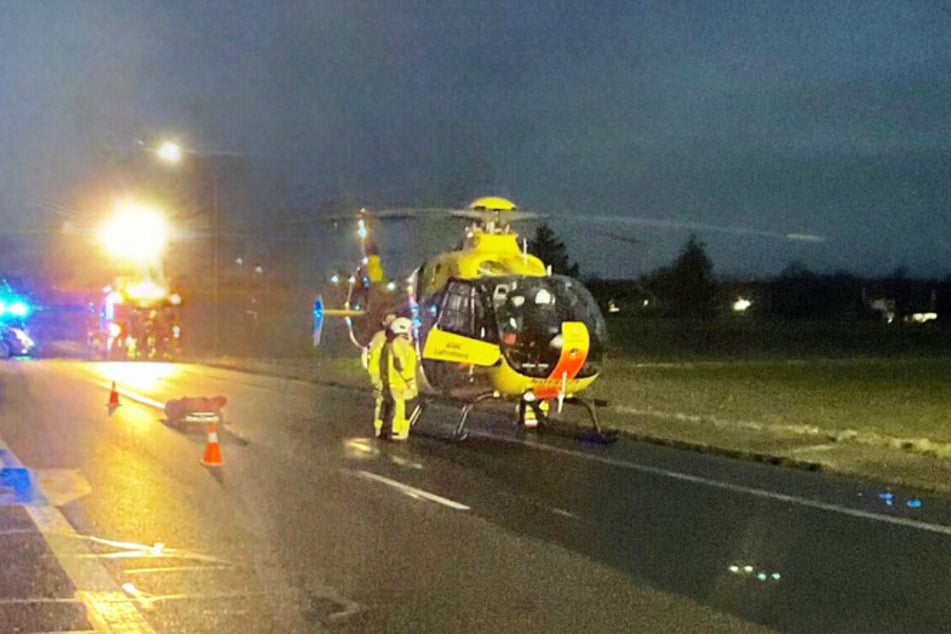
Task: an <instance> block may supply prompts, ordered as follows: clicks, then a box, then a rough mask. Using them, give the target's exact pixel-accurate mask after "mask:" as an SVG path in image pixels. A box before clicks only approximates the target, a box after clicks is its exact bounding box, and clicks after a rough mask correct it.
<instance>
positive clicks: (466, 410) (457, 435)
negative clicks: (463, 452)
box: [452, 392, 500, 440]
mask: <svg viewBox="0 0 951 634" xmlns="http://www.w3.org/2000/svg"><path fill="white" fill-rule="evenodd" d="M490 398H491V399H497V398H500V397H499V395H498V393H497V392H483V393H482V394H479V395H478V396H476V397H475V398H474V399H472V400H471V401H469V402H468V403H466V404H465V406H464V407H463V408H462V417H461V418H460V419H459V425H457V426H456V431H455V432H453V434H452V438H453V440H465V439H466V438H468V437H469V432H467V431H466V421H468V420H469V414H471V413H472V408H474V407H475V406H476V405H477V404H478V403H480V402H481V401H486V400H488V399H490Z"/></svg>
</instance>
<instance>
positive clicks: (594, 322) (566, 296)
mask: <svg viewBox="0 0 951 634" xmlns="http://www.w3.org/2000/svg"><path fill="white" fill-rule="evenodd" d="M490 290H491V303H492V306H493V308H494V312H495V317H496V322H497V325H498V333H499V343H500V346H501V349H502V354H503V355H505V358H506V360H507V361H508V363H509V364H510V365H511V366H512V367H513V368H514V369H516V370H517V371H518V372H520V373H522V374H525V375H528V376H532V377H537V378H544V377H547V376H548V375H549V374H550V373H551V371H552V369H553V368H554V367H555V365H556V364H557V363H558V359H559V357H560V356H561V347H562V343H563V342H562V334H561V324H562V322H565V321H579V322H583V323H584V324H585V326H586V327H587V329H588V334H589V336H590V346H591V347H590V350H589V352H588V358H587V361H586V362H585V365H584V367H583V368H582V369H581V372H580V373H579V374H578V376H579V377H582V378H583V377H587V376H592V375H594V374H596V373H597V372H598V369H599V367H600V362H601V358H602V356H603V352H604V345H605V343H606V341H605V340H606V337H607V328H606V326H605V323H604V318H603V317H602V315H601V311H600V310H599V309H598V305H597V303H596V302H595V301H594V298H593V297H592V296H591V293H589V292H588V290H587V289H586V288H585V287H584V286H582V285H581V283H580V282H578V281H577V280H574V279H572V278H570V277H565V276H561V275H553V276H550V277H517V278H514V277H513V278H495V279H494V280H492V283H491V285H490Z"/></svg>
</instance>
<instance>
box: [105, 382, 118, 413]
mask: <svg viewBox="0 0 951 634" xmlns="http://www.w3.org/2000/svg"><path fill="white" fill-rule="evenodd" d="M106 406H107V407H119V392H117V391H116V382H115V381H113V382H112V391H111V392H109V402H108V403H106Z"/></svg>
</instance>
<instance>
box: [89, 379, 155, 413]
mask: <svg viewBox="0 0 951 634" xmlns="http://www.w3.org/2000/svg"><path fill="white" fill-rule="evenodd" d="M96 385H99V386H100V387H104V388H106V389H107V390H111V389H112V383H105V382H103V381H97V382H96ZM116 394H118V395H119V396H124V397H126V398H127V399H129V400H130V401H135V402H136V403H141V404H142V405H148V406H149V407H154V408H155V409H160V410H162V411H165V403H160V402H158V401H155V400H152V399H150V398H149V397H148V396H142V395H141V394H137V393H136V392H130V391H129V390H126V389H123V388H116Z"/></svg>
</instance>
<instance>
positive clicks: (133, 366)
mask: <svg viewBox="0 0 951 634" xmlns="http://www.w3.org/2000/svg"><path fill="white" fill-rule="evenodd" d="M91 371H92V372H96V373H98V374H99V376H100V378H101V379H102V382H103V383H112V381H115V382H116V385H118V386H119V387H120V388H125V389H128V390H131V391H141V392H144V393H146V394H143V396H147V395H148V394H147V392H151V391H154V390H156V389H158V388H160V387H165V386H166V385H165V384H166V383H167V381H168V380H169V379H173V378H175V377H178V376H180V375H181V374H182V372H183V370H182V368H180V367H179V366H177V365H176V364H174V363H166V362H159V361H148V362H143V361H113V362H111V363H103V364H97V365H96V366H95V367H94V368H91ZM150 420H151V419H150Z"/></svg>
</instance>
